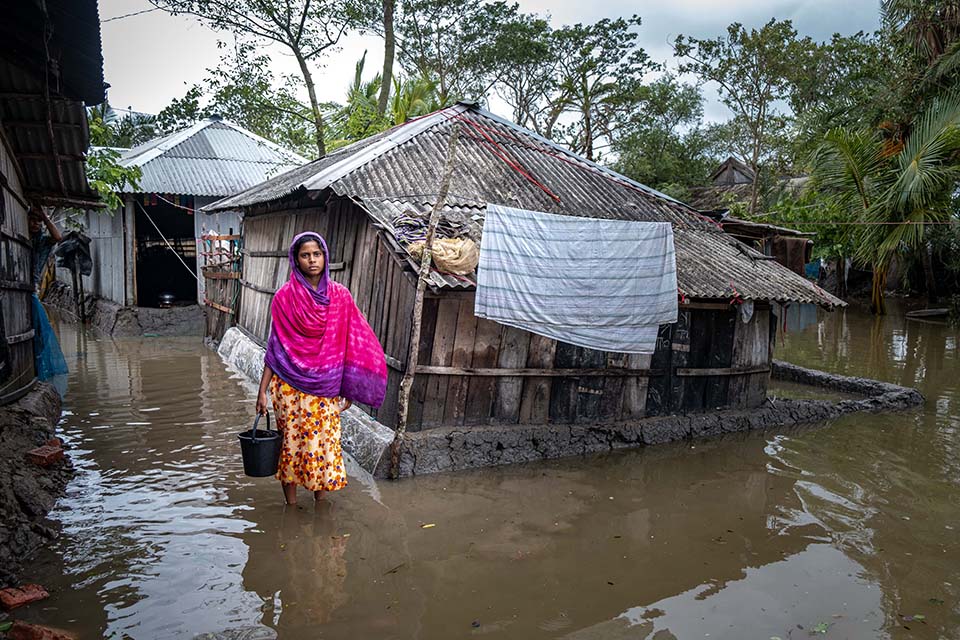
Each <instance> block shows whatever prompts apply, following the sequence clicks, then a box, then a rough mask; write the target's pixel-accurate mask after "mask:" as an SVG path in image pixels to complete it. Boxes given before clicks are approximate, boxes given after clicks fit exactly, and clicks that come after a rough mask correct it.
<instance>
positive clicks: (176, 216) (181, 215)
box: [134, 194, 197, 307]
mask: <svg viewBox="0 0 960 640" xmlns="http://www.w3.org/2000/svg"><path fill="white" fill-rule="evenodd" d="M134 197H135V198H136V199H137V204H136V206H135V207H134V208H135V210H136V233H137V238H136V242H137V254H136V255H137V305H138V306H141V307H159V306H161V295H163V294H169V295H171V296H172V300H173V304H175V305H178V306H179V305H186V304H196V303H197V277H196V271H197V242H196V239H195V237H194V233H195V232H194V219H193V215H194V214H193V211H192V210H193V197H191V196H179V197H176V196H172V195H166V194H164V195H159V194H147V195H143V194H138V195H136V196H134ZM168 243H169V244H168ZM178 256H179V257H178ZM181 260H182V262H181ZM183 263H186V266H184V264H183Z"/></svg>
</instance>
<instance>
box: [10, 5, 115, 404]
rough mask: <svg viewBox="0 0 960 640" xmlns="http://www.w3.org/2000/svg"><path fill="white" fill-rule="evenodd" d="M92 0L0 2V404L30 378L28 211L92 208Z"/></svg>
mask: <svg viewBox="0 0 960 640" xmlns="http://www.w3.org/2000/svg"><path fill="white" fill-rule="evenodd" d="M103 99H104V83H103V58H102V54H101V51H100V19H99V15H98V12H97V3H96V1H95V0H71V1H68V0H42V1H41V0H21V1H19V2H10V3H5V5H4V8H3V20H0V256H2V258H0V289H2V295H0V308H2V313H0V319H2V323H0V404H6V403H9V402H12V401H14V400H16V399H17V398H19V397H21V396H22V395H24V394H26V393H27V392H28V391H30V389H31V388H32V387H33V385H34V383H35V382H36V368H35V365H34V355H33V340H34V334H33V323H32V318H31V296H32V294H33V290H34V287H33V278H32V273H31V262H32V259H33V249H32V245H31V243H30V240H29V238H28V235H29V229H28V223H27V212H28V211H29V209H30V206H31V205H32V204H40V205H42V206H47V207H62V206H70V207H96V206H98V204H99V203H98V197H97V195H96V193H94V192H93V191H92V190H91V189H90V186H89V185H88V184H87V179H86V171H85V164H84V153H85V152H86V150H87V146H88V144H89V134H88V131H87V118H86V111H85V108H84V105H85V104H86V105H95V104H99V103H101V102H103Z"/></svg>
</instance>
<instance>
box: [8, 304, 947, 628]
mask: <svg viewBox="0 0 960 640" xmlns="http://www.w3.org/2000/svg"><path fill="white" fill-rule="evenodd" d="M796 313H797V321H798V322H800V324H803V323H808V324H807V326H806V327H805V328H803V329H798V328H797V327H795V326H793V325H792V324H791V322H792V320H791V319H790V318H789V317H788V327H787V328H788V331H787V332H786V334H785V335H784V336H782V339H781V342H782V344H781V345H780V346H779V350H780V354H781V355H782V356H784V357H786V359H789V360H791V361H794V362H798V363H800V364H804V365H807V366H816V367H820V368H826V369H831V370H834V371H839V372H842V373H847V374H852V375H871V376H874V377H880V378H883V379H887V380H891V381H894V382H898V383H901V384H916V385H918V386H919V387H920V388H921V390H922V391H923V392H924V393H925V394H926V396H927V398H928V405H927V407H926V409H925V410H924V411H919V412H915V413H909V414H904V415H891V416H850V417H847V418H844V419H843V420H839V421H837V422H836V423H833V424H830V425H825V426H821V427H816V428H803V429H789V430H776V431H773V432H770V433H765V434H739V435H736V436H733V437H729V438H724V439H722V440H712V441H703V442H695V443H681V444H677V445H672V446H663V447H656V448H651V449H649V450H645V451H631V452H618V453H616V454H610V455H604V456H594V457H591V458H582V459H572V460H561V461H552V462H546V463H541V464H530V465H521V466H514V467H504V468H499V469H490V470H482V471H474V472H470V473H463V474H457V475H446V476H427V477H421V478H415V479H412V480H407V481H403V482H400V483H382V484H380V485H379V486H378V487H376V488H375V489H376V490H372V489H371V488H369V487H367V486H364V485H363V484H362V483H360V482H352V483H351V485H350V486H349V487H348V488H347V489H346V490H345V491H343V492H340V493H338V494H337V495H335V496H333V497H331V498H330V500H329V502H328V503H326V504H321V505H320V506H319V507H314V505H313V504H311V503H310V502H308V500H307V499H306V496H303V497H304V498H305V499H304V500H303V503H302V504H301V506H300V507H298V508H293V509H291V508H285V507H284V506H283V505H282V503H281V496H280V492H279V489H278V487H277V486H276V483H275V481H273V480H272V479H260V480H255V479H251V478H246V477H244V476H243V475H242V469H241V465H240V461H239V455H238V453H237V446H236V439H235V433H236V432H237V431H240V430H242V429H244V428H246V427H247V424H246V423H247V422H248V420H249V418H250V417H251V415H252V398H253V396H252V394H251V390H250V386H249V385H248V384H245V383H242V382H241V381H240V380H238V379H237V378H236V377H235V376H232V375H231V374H230V373H229V372H227V371H226V370H225V369H224V368H223V366H222V364H221V363H220V361H219V359H218V358H217V356H216V355H215V354H214V353H213V352H211V351H209V350H207V349H205V348H204V347H203V346H202V345H201V344H200V343H199V342H198V341H195V340H177V339H152V340H150V339H148V340H121V341H111V340H104V339H98V338H92V337H89V336H86V335H83V334H78V333H76V332H74V331H71V329H70V328H69V327H66V326H64V327H61V329H60V331H61V338H62V340H61V342H62V344H63V345H64V350H65V352H67V356H68V358H69V359H70V361H71V374H70V380H69V385H70V386H69V393H68V395H67V399H66V407H67V409H68V412H67V413H66V414H65V416H64V420H63V424H62V430H63V433H64V436H65V438H66V439H67V441H68V443H69V445H70V448H71V455H72V457H73V459H74V461H75V463H76V464H77V467H78V469H79V473H78V476H77V479H76V480H75V481H74V483H73V484H72V485H71V486H70V489H69V492H68V495H67V497H66V498H65V499H64V500H63V501H61V503H60V505H59V507H58V509H57V510H56V511H55V513H54V514H53V516H54V518H55V519H56V520H57V521H58V522H59V524H60V526H61V527H62V529H63V535H62V537H61V539H60V541H59V542H58V543H57V545H56V546H55V547H54V548H53V549H52V550H50V551H49V552H48V553H46V554H45V555H44V556H43V557H42V558H41V561H40V563H39V565H38V566H37V569H36V571H37V572H38V575H36V576H31V578H36V579H37V580H38V581H40V582H43V583H44V584H46V585H47V586H49V587H50V588H52V589H54V591H55V597H54V598H52V599H51V600H50V601H48V602H47V603H45V605H44V606H43V607H42V608H34V607H31V608H27V609H24V610H22V611H23V614H22V617H24V618H26V619H29V620H33V621H37V622H44V623H47V624H51V625H54V626H59V627H65V628H68V629H72V630H74V631H75V632H77V633H78V634H79V635H80V636H81V637H84V638H87V637H101V636H102V637H110V636H115V637H116V636H119V637H132V638H168V637H169V638H181V637H185V638H190V637H193V636H194V635H196V634H198V633H202V632H216V631H222V630H224V629H238V628H244V629H257V628H259V629H261V630H268V629H272V630H275V631H276V632H277V634H278V635H279V636H280V637H281V638H313V637H325V638H347V637H349V638H354V637H361V638H364V637H377V638H420V639H431V638H451V637H468V636H474V635H478V636H487V637H492V638H497V637H501V638H556V637H569V638H620V637H623V638H645V637H649V638H659V639H663V638H670V637H676V638H702V637H706V636H707V634H709V637H710V638H713V639H715V638H731V639H742V638H770V637H772V636H778V637H782V638H787V637H792V638H798V637H804V636H806V635H807V634H809V633H811V632H813V633H817V629H820V628H821V627H819V626H818V625H825V626H824V627H822V628H825V629H827V631H828V636H827V637H847V638H876V637H891V638H901V637H903V638H907V637H910V638H913V637H930V638H932V637H943V638H950V637H958V632H957V629H958V628H960V611H958V606H957V602H958V593H957V586H956V580H957V578H955V577H954V575H953V574H955V568H956V567H958V566H960V547H958V543H957V542H956V540H957V538H956V531H957V529H960V522H958V520H957V519H958V515H957V514H958V513H960V509H958V507H960V501H958V496H960V492H958V491H957V489H958V487H957V484H958V482H960V451H958V443H957V428H958V426H960V425H958V418H957V416H956V415H955V410H954V408H955V407H956V395H957V388H958V383H957V381H956V379H955V378H956V375H955V372H956V371H957V368H956V359H957V350H956V332H955V331H952V330H950V329H949V328H946V327H944V326H937V325H929V324H917V325H914V324H913V323H912V322H907V321H906V320H904V319H898V318H894V317H888V318H884V319H881V320H879V321H877V320H875V319H873V318H871V317H869V316H868V315H866V314H862V313H859V312H857V311H855V310H854V311H847V312H844V313H838V314H832V315H825V314H823V313H822V312H821V313H819V314H818V312H817V311H816V310H812V312H811V310H809V309H808V310H805V311H803V310H799V311H797V312H796ZM811 313H812V318H813V319H814V320H815V321H812V322H811ZM798 326H799V325H798ZM843 354H846V355H843ZM944 374H948V375H944ZM786 391H787V392H790V389H786ZM794 391H795V390H794ZM430 524H433V525H435V526H433V527H424V525H430ZM916 614H920V615H923V616H925V619H924V621H923V622H922V623H919V622H915V621H913V622H911V621H908V620H906V619H905V618H903V617H901V616H915V615H916ZM798 625H799V627H802V629H801V628H799V627H798ZM905 626H910V627H911V630H910V631H907V630H906V629H905V628H904V627H905Z"/></svg>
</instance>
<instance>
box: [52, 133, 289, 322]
mask: <svg viewBox="0 0 960 640" xmlns="http://www.w3.org/2000/svg"><path fill="white" fill-rule="evenodd" d="M304 162H306V159H305V158H302V157H300V156H298V155H297V154H295V153H293V152H290V151H287V150H286V149H283V148H281V147H279V146H277V145H276V144H274V143H272V142H270V141H269V140H266V139H264V138H261V137H260V136H258V135H256V134H255V133H252V132H250V131H247V130H246V129H244V128H243V127H240V126H238V125H235V124H233V123H231V122H228V121H226V120H223V119H222V118H220V117H219V116H211V117H210V118H207V119H204V120H201V121H200V122H197V123H195V124H193V125H191V126H190V127H187V128H185V129H183V130H181V131H177V132H175V133H172V134H169V135H166V136H161V137H159V138H156V139H154V140H150V141H149V142H146V143H144V144H142V145H139V146H137V147H134V148H133V149H127V150H123V151H122V153H121V157H120V160H119V163H120V164H121V165H123V166H126V167H138V168H139V169H140V171H141V173H142V177H141V178H140V181H139V184H138V185H137V187H136V188H133V187H130V186H128V190H127V192H126V193H124V194H123V203H124V204H123V208H122V209H120V210H117V211H88V212H87V214H86V217H85V220H84V222H83V225H84V228H85V231H86V233H87V235H89V236H90V238H91V239H92V241H93V242H92V243H91V254H92V258H93V272H92V273H91V274H90V275H89V276H87V277H85V278H84V283H83V284H84V290H85V291H86V292H87V293H92V294H94V295H97V296H99V297H100V298H103V299H105V300H109V301H112V302H115V303H117V304H120V305H127V306H139V307H157V306H160V301H161V298H160V296H161V294H168V295H172V296H173V297H174V299H175V301H176V303H179V304H197V303H199V304H203V303H204V301H205V300H206V281H205V279H204V278H202V277H199V278H198V276H199V274H200V273H201V267H202V265H203V262H204V260H203V256H202V255H201V254H202V253H203V252H204V248H203V247H201V246H200V245H201V244H202V243H203V242H202V237H203V236H204V235H218V236H219V235H223V236H238V237H239V233H240V224H241V216H240V214H239V213H238V212H236V211H224V212H221V213H218V214H216V215H209V216H208V215H195V212H196V211H197V210H198V209H199V208H200V207H202V206H203V205H205V204H209V203H211V202H214V201H216V200H219V199H221V198H223V197H225V196H229V195H232V194H234V193H237V192H239V191H242V190H244V189H246V188H248V187H251V186H253V185H256V184H260V183H261V182H263V181H264V180H267V179H269V178H271V177H274V176H277V175H279V174H282V173H283V172H285V171H288V170H290V169H292V168H294V167H296V166H300V165H302V164H303V163H304ZM225 242H229V241H225ZM198 247H199V248H198ZM208 248H209V247H208ZM58 278H59V279H60V280H61V281H62V282H65V283H67V284H69V283H70V282H71V274H70V272H68V271H66V270H64V269H60V270H59V272H58Z"/></svg>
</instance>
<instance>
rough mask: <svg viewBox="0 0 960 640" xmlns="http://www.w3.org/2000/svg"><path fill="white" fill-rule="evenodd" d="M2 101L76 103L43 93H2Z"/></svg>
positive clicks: (0, 93) (0, 94) (0, 96)
mask: <svg viewBox="0 0 960 640" xmlns="http://www.w3.org/2000/svg"><path fill="white" fill-rule="evenodd" d="M0 99H2V100H49V101H52V102H76V101H75V100H71V99H70V98H64V97H62V96H45V95H43V94H42V93H17V92H15V91H0Z"/></svg>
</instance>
